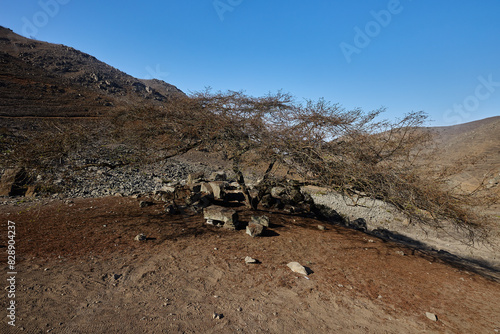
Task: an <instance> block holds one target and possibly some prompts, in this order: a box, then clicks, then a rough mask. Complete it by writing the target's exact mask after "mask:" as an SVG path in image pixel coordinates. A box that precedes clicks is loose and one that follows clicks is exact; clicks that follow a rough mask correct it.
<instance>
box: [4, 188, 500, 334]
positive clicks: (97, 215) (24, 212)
mask: <svg viewBox="0 0 500 334" xmlns="http://www.w3.org/2000/svg"><path fill="white" fill-rule="evenodd" d="M238 210H242V209H240V208H238ZM251 214H252V213H250V212H245V211H241V212H240V216H241V217H242V220H244V221H248V220H249V217H250V215H251ZM267 214H269V215H270V218H271V223H272V224H273V226H272V227H271V230H272V231H271V232H269V233H268V235H267V236H266V237H262V238H251V237H249V236H248V235H246V234H245V233H244V231H225V230H221V229H218V228H216V227H213V226H209V225H206V224H204V223H203V219H202V216H201V215H190V214H185V215H179V216H169V215H166V214H164V213H162V206H161V205H159V204H158V205H154V206H151V207H147V208H140V207H139V204H138V200H137V199H131V198H119V197H114V198H104V199H87V200H75V201H74V203H65V202H62V201H54V202H50V203H46V204H33V203H23V204H19V205H16V206H13V205H9V206H5V205H4V206H2V207H0V225H1V231H3V232H2V233H1V238H0V246H2V249H3V250H5V248H4V247H5V246H6V244H7V238H6V237H7V227H6V226H7V221H8V220H11V221H14V222H15V223H16V233H17V235H16V241H17V246H18V248H17V256H18V257H17V262H18V264H17V271H18V275H17V277H16V279H17V286H16V289H17V293H16V303H17V305H18V308H17V313H16V315H17V319H16V325H17V328H15V329H14V328H12V327H11V326H8V325H7V321H6V317H5V316H2V319H3V320H2V322H1V324H0V332H1V333H19V332H21V331H20V329H21V328H23V329H24V331H22V332H23V333H46V332H50V333H141V332H142V333H286V332H290V333H398V334H399V333H493V334H494V333H495V332H496V331H495V330H497V331H498V330H500V312H499V310H500V284H499V283H498V282H495V281H491V280H488V279H486V278H483V277H481V276H479V275H477V274H474V273H472V272H467V271H465V270H464V269H459V268H457V267H452V266H450V265H449V264H446V263H442V262H441V261H440V260H438V259H436V258H434V257H432V256H430V255H427V254H424V253H422V252H420V251H418V250H410V249H406V248H403V247H401V246H398V245H396V244H392V243H388V242H383V241H381V240H380V239H377V238H374V237H370V236H368V235H365V234H363V233H360V232H356V231H353V230H348V229H345V228H342V227H337V226H328V225H327V230H326V231H320V230H318V229H317V225H318V221H315V220H312V219H305V218H299V217H294V216H289V215H284V214H280V213H267ZM139 233H144V234H146V236H148V240H147V241H145V242H137V241H134V240H133V239H134V236H135V235H137V234H139ZM403 253H404V255H402V254H403ZM245 256H251V257H254V258H256V259H258V260H260V261H261V263H260V264H256V265H246V264H245V262H244V258H245ZM4 258H5V256H4ZM291 261H298V262H300V263H301V264H303V265H305V266H307V267H309V268H310V269H311V270H312V271H313V273H312V274H310V275H309V277H308V278H309V279H307V278H305V277H303V276H302V275H298V274H295V273H293V272H291V271H290V270H289V269H288V267H287V266H286V264H287V263H288V262H291ZM5 262H6V261H3V263H5ZM2 268H3V272H4V274H3V276H4V277H5V275H6V273H7V267H6V265H4V266H2ZM0 300H1V308H2V309H3V310H4V311H3V312H6V307H7V301H8V300H7V294H6V293H2V296H1V299H0ZM214 312H216V313H221V314H223V318H222V319H220V320H217V319H212V315H213V313H214ZM426 312H431V313H434V314H436V315H437V317H438V321H436V322H434V321H431V320H429V319H427V318H426V315H425V313H426Z"/></svg>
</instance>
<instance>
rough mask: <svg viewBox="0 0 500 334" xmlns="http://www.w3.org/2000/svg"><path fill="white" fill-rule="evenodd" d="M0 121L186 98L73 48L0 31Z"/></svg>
mask: <svg viewBox="0 0 500 334" xmlns="http://www.w3.org/2000/svg"><path fill="white" fill-rule="evenodd" d="M0 92H1V94H0V116H11V117H15V116H43V117H50V116H95V115H103V114H106V113H107V112H109V111H110V110H112V109H115V108H125V107H126V108H129V107H131V106H139V105H140V106H144V105H161V104H162V103H165V102H167V101H168V99H169V98H170V97H172V96H173V95H176V94H184V93H183V92H182V91H181V90H179V89H178V88H177V87H175V86H173V85H171V84H168V83H166V82H164V81H161V80H157V79H153V80H141V79H137V78H134V77H132V76H130V75H128V74H126V73H124V72H122V71H120V70H117V69H116V68H114V67H112V66H110V65H108V64H105V63H104V62H101V61H99V60H97V59H96V58H95V57H93V56H91V55H89V54H86V53H84V52H81V51H78V50H75V49H73V48H71V47H68V46H64V45H60V44H52V43H47V42H40V41H36V40H32V39H29V38H25V37H22V36H20V35H18V34H15V33H14V32H13V31H12V30H10V29H7V28H4V27H1V26H0Z"/></svg>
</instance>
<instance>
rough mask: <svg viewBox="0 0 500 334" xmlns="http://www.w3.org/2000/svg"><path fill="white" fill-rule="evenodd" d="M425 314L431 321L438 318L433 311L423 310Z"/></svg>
mask: <svg viewBox="0 0 500 334" xmlns="http://www.w3.org/2000/svg"><path fill="white" fill-rule="evenodd" d="M425 316H426V317H427V318H428V319H430V320H432V321H437V320H438V318H437V316H436V315H435V314H434V313H430V312H425Z"/></svg>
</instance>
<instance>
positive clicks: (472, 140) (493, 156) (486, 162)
mask: <svg viewBox="0 0 500 334" xmlns="http://www.w3.org/2000/svg"><path fill="white" fill-rule="evenodd" d="M429 129H430V130H431V131H433V132H434V133H435V134H436V141H437V144H438V147H439V149H440V155H439V159H440V161H439V163H442V164H444V165H446V164H450V163H451V162H453V161H454V160H457V159H460V158H461V157H465V156H478V157H480V160H479V161H478V162H477V163H476V164H475V165H474V166H472V167H471V168H469V169H467V171H466V172H465V173H462V174H461V175H460V181H461V182H464V183H465V184H469V185H471V186H475V185H478V184H479V182H481V180H482V179H483V178H484V177H485V175H487V174H488V173H491V174H493V175H491V176H489V177H488V181H493V182H496V181H494V180H495V179H496V178H498V177H499V175H500V116H496V117H490V118H486V119H483V120H479V121H474V122H469V123H465V124H459V125H454V126H447V127H434V128H429ZM499 181H500V178H499Z"/></svg>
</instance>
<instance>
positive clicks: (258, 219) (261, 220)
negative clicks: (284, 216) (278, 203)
mask: <svg viewBox="0 0 500 334" xmlns="http://www.w3.org/2000/svg"><path fill="white" fill-rule="evenodd" d="M252 223H255V224H260V225H262V226H265V227H269V217H268V216H252Z"/></svg>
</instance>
